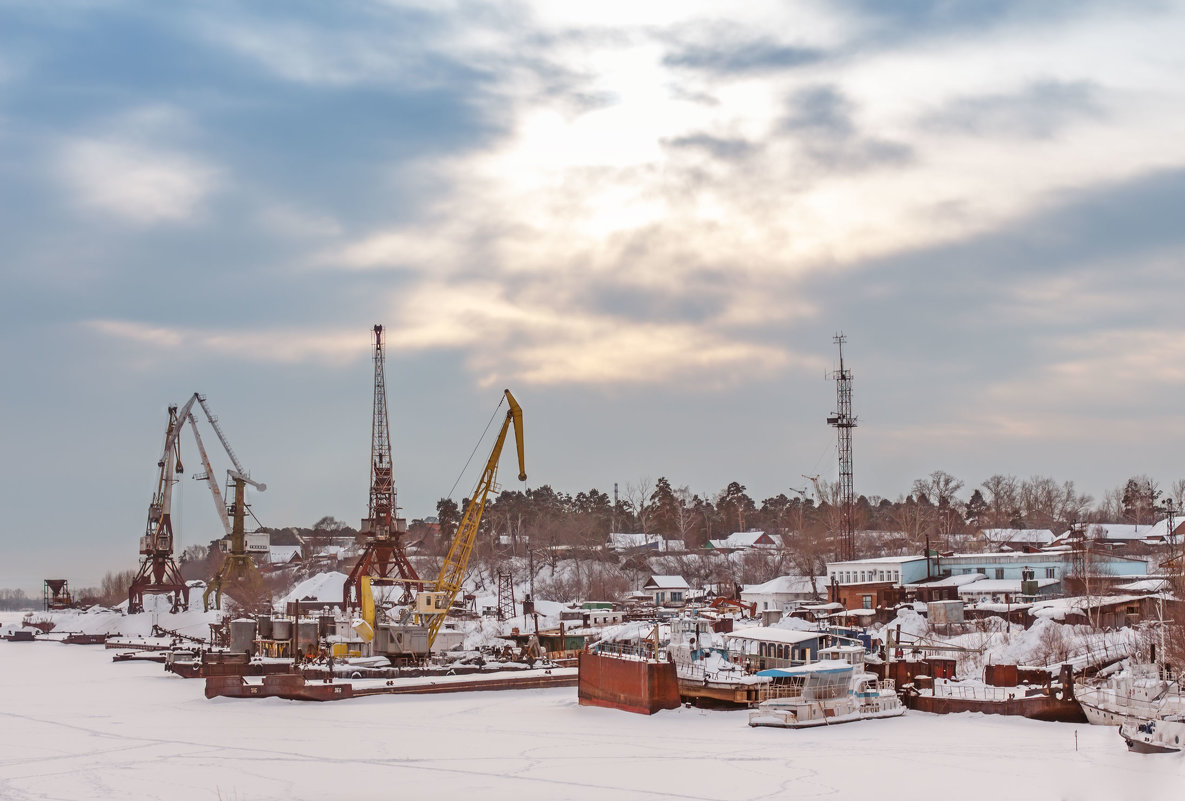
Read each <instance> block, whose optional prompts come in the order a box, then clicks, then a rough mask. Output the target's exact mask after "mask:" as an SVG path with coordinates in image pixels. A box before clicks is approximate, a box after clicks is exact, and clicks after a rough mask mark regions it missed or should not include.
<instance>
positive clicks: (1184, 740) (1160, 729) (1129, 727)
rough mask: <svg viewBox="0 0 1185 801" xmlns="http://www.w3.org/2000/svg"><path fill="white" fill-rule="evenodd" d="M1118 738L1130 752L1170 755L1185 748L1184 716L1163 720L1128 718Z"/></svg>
mask: <svg viewBox="0 0 1185 801" xmlns="http://www.w3.org/2000/svg"><path fill="white" fill-rule="evenodd" d="M1119 736H1120V737H1122V738H1123V739H1124V741H1125V742H1126V743H1127V747H1128V749H1129V750H1131V751H1135V752H1136V753H1140V754H1172V753H1178V752H1180V751H1181V750H1182V749H1183V748H1185V715H1167V716H1165V717H1163V718H1135V717H1132V718H1128V719H1126V720H1125V721H1123V723H1122V724H1120V726H1119Z"/></svg>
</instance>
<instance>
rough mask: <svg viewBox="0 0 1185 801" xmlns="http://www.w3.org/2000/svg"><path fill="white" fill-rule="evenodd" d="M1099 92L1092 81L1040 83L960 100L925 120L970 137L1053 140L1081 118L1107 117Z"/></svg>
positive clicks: (936, 111)
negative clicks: (1001, 92) (1014, 90)
mask: <svg viewBox="0 0 1185 801" xmlns="http://www.w3.org/2000/svg"><path fill="white" fill-rule="evenodd" d="M1099 95H1100V87H1099V86H1098V84H1096V83H1094V82H1092V81H1055V80H1044V81H1037V82H1035V83H1032V84H1029V85H1028V86H1026V87H1025V88H1023V89H1021V90H1020V91H1017V92H1012V93H1007V94H986V95H977V96H969V97H960V98H955V99H954V100H951V101H950V102H948V103H947V104H945V105H944V106H943V107H941V108H939V109H937V110H935V111H933V112H930V113H929V114H927V115H925V116H924V117H923V118H922V121H921V124H922V125H923V126H925V127H928V128H932V129H934V130H937V131H942V132H951V133H958V134H964V135H969V136H991V137H1001V136H1003V137H1022V138H1031V139H1049V138H1051V137H1053V136H1056V135H1057V134H1059V133H1061V132H1062V131H1063V130H1064V129H1066V128H1068V127H1069V126H1071V125H1073V124H1075V123H1077V122H1082V121H1090V120H1097V119H1100V118H1102V117H1103V116H1104V111H1103V105H1102V103H1101V102H1100V97H1099Z"/></svg>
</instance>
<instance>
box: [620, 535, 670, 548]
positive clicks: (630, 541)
mask: <svg viewBox="0 0 1185 801" xmlns="http://www.w3.org/2000/svg"><path fill="white" fill-rule="evenodd" d="M661 539H662V536H661V535H659V534H643V533H641V532H629V531H614V532H611V533H610V534H609V547H610V548H641V547H642V546H644V545H650V544H652V543H655V542H657V541H658V540H661Z"/></svg>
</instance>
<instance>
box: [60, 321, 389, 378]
mask: <svg viewBox="0 0 1185 801" xmlns="http://www.w3.org/2000/svg"><path fill="white" fill-rule="evenodd" d="M82 326H83V328H85V329H87V330H89V331H93V332H95V333H97V334H99V335H101V336H104V337H107V338H110V339H113V340H118V341H122V342H125V343H130V344H133V345H136V346H139V347H140V348H141V353H142V354H147V355H149V356H151V355H153V354H155V355H156V356H157V357H159V358H165V357H169V356H170V355H171V354H173V353H175V352H176V351H179V350H184V351H185V352H186V353H189V354H193V355H200V356H206V357H217V358H231V359H236V360H242V361H246V362H255V363H278V364H298V363H303V362H318V363H320V364H322V365H326V366H333V365H338V364H342V363H344V362H348V361H350V360H351V359H352V358H364V357H365V356H366V355H367V353H368V351H367V350H366V341H367V340H366V332H365V331H353V330H349V331H347V330H331V331H321V332H315V331H314V332H310V331H309V330H308V329H307V328H306V327H301V328H284V329H272V330H266V331H261V330H251V329H222V330H206V329H201V328H191V327H183V326H162V325H153V324H150V323H142V322H138V321H134V320H117V319H94V320H86V321H84V322H83V323H82ZM137 364H140V365H141V366H142V367H144V368H145V369H148V368H150V367H151V365H152V364H154V362H153V361H151V360H139V361H137Z"/></svg>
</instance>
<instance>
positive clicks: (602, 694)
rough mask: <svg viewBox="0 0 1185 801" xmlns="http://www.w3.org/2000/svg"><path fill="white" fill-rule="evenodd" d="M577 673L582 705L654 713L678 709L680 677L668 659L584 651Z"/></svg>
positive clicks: (579, 699)
mask: <svg viewBox="0 0 1185 801" xmlns="http://www.w3.org/2000/svg"><path fill="white" fill-rule="evenodd" d="M577 672H578V676H579V681H578V683H577V691H576V695H577V699H578V701H579V703H580V705H581V706H600V707H606V708H608V709H620V710H622V711H624V712H634V713H636V714H639V715H653V714H654V713H655V712H657V711H659V710H660V709H678V708H679V705H680V703H681V699H680V697H679V679H678V677H677V676H676V675H675V665H674V664H673V663H671V662H654V661H649V660H641V659H622V658H620V657H615V656H606V655H602V654H596V653H592V652H588V651H585V652H581V654H580V661H579V665H578V667H577Z"/></svg>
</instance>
